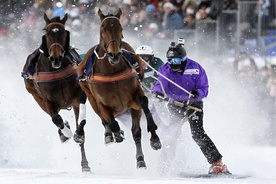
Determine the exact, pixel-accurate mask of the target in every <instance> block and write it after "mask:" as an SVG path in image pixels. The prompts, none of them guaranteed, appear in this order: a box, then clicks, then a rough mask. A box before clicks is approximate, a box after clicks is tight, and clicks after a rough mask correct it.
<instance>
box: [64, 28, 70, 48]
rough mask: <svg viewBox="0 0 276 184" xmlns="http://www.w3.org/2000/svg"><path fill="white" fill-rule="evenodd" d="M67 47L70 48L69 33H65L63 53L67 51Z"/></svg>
mask: <svg viewBox="0 0 276 184" xmlns="http://www.w3.org/2000/svg"><path fill="white" fill-rule="evenodd" d="M69 47H70V32H69V31H66V42H65V47H64V50H65V52H68V51H69Z"/></svg>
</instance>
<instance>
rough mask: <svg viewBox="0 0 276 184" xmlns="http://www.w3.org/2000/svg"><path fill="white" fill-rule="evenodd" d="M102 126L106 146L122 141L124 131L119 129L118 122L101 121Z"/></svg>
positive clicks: (112, 120)
mask: <svg viewBox="0 0 276 184" xmlns="http://www.w3.org/2000/svg"><path fill="white" fill-rule="evenodd" d="M102 124H103V126H104V127H105V133H104V136H105V144H106V145H108V144H110V143H113V142H114V139H115V142H116V143H121V142H123V141H124V139H125V137H124V131H123V130H121V129H120V126H119V124H118V122H117V121H116V120H115V119H114V118H112V119H111V120H110V121H109V122H106V121H104V120H102Z"/></svg>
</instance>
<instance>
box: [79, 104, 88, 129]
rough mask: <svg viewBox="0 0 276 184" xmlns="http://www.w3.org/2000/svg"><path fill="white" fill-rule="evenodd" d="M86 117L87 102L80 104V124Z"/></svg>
mask: <svg viewBox="0 0 276 184" xmlns="http://www.w3.org/2000/svg"><path fill="white" fill-rule="evenodd" d="M85 118H86V105H85V104H80V112H79V119H78V124H79V125H80V123H81V122H82V120H85Z"/></svg>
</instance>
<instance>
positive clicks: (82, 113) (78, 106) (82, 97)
mask: <svg viewBox="0 0 276 184" xmlns="http://www.w3.org/2000/svg"><path fill="white" fill-rule="evenodd" d="M86 99H87V97H86V94H85V93H84V92H83V91H80V92H79V94H78V96H77V98H76V99H75V101H74V105H73V109H74V114H75V119H76V131H75V134H74V140H75V142H76V143H79V144H84V142H85V133H84V126H85V124H86V105H85V102H86Z"/></svg>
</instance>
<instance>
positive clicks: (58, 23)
mask: <svg viewBox="0 0 276 184" xmlns="http://www.w3.org/2000/svg"><path fill="white" fill-rule="evenodd" d="M54 24H55V25H56V24H57V25H61V26H62V27H64V25H63V24H62V23H60V22H51V23H50V24H48V25H47V26H46V28H45V30H47V28H48V27H49V26H50V25H54ZM57 29H58V28H53V29H52V30H51V31H53V32H57V31H59V30H57ZM54 46H59V47H60V48H61V50H62V57H64V54H65V50H64V48H63V46H62V45H61V44H59V43H53V44H51V45H50V47H49V49H48V53H50V51H51V49H52V47H54ZM48 59H49V60H50V56H49V57H48Z"/></svg>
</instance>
